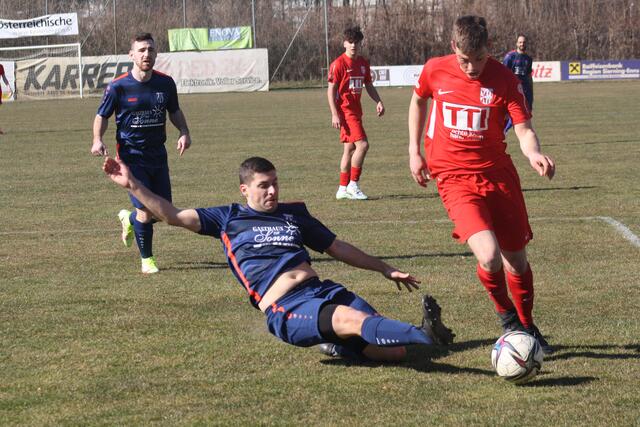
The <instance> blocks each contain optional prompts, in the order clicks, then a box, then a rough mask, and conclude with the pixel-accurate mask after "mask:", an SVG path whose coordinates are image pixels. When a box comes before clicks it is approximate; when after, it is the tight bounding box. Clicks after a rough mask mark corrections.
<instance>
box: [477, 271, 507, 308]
mask: <svg viewBox="0 0 640 427" xmlns="http://www.w3.org/2000/svg"><path fill="white" fill-rule="evenodd" d="M476 272H477V274H478V278H479V279H480V282H481V283H482V286H484V287H485V289H486V290H487V292H489V298H491V301H493V303H494V304H495V306H496V311H497V312H498V313H505V312H507V311H509V310H513V309H514V308H515V307H514V305H513V302H511V300H510V299H509V293H508V292H507V283H506V280H505V277H504V269H503V268H500V270H498V271H496V272H495V273H491V272H489V271H485V270H483V269H482V267H480V264H478V265H477V266H476Z"/></svg>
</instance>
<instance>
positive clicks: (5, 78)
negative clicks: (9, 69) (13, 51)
mask: <svg viewBox="0 0 640 427" xmlns="http://www.w3.org/2000/svg"><path fill="white" fill-rule="evenodd" d="M0 77H2V80H3V81H4V84H6V85H7V87H8V88H9V95H8V97H9V98H11V96H12V95H13V91H12V90H11V85H10V84H9V80H7V76H6V75H5V73H4V67H3V66H2V64H0ZM0 104H2V86H0ZM3 133H4V132H3V131H2V129H0V135H1V134H3Z"/></svg>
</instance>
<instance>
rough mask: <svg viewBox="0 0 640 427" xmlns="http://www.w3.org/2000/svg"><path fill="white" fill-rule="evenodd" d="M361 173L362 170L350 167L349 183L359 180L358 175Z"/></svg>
mask: <svg viewBox="0 0 640 427" xmlns="http://www.w3.org/2000/svg"><path fill="white" fill-rule="evenodd" d="M361 173H362V168H356V167H353V166H352V167H351V181H358V180H359V179H360V174H361Z"/></svg>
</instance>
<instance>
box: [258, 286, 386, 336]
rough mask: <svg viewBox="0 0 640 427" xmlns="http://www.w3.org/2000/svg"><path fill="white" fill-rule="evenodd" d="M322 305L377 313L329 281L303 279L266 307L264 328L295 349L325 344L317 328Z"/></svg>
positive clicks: (345, 289)
mask: <svg viewBox="0 0 640 427" xmlns="http://www.w3.org/2000/svg"><path fill="white" fill-rule="evenodd" d="M325 304H338V305H346V306H349V307H351V308H354V309H356V310H359V311H362V312H364V313H367V314H371V315H376V314H377V311H376V310H375V309H374V308H373V307H371V305H369V303H368V302H366V301H365V300H363V299H362V298H361V297H359V296H358V295H356V294H354V293H353V292H351V291H349V290H347V288H345V287H344V286H342V285H341V284H339V283H335V282H332V281H331V280H324V281H320V279H318V278H317V277H314V278H312V279H309V280H307V281H306V282H304V283H302V284H300V285H299V286H298V287H297V288H295V289H293V290H292V291H291V292H289V293H288V294H286V295H284V296H283V297H282V298H280V299H279V300H278V301H276V302H275V304H274V305H273V306H272V307H271V308H268V309H267V311H266V313H265V314H266V315H267V327H268V328H269V332H271V333H272V334H273V335H275V336H276V337H278V338H280V339H281V340H282V341H284V342H286V343H289V344H293V345H296V346H299V347H310V346H312V345H316V344H322V343H325V342H328V341H327V340H326V339H325V338H324V337H323V336H322V335H321V334H320V329H319V327H318V315H319V313H320V310H321V309H322V307H323V306H324V305H325Z"/></svg>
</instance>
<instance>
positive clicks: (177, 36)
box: [169, 27, 253, 52]
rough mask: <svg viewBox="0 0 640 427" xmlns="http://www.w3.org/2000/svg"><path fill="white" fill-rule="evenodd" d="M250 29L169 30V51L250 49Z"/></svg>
mask: <svg viewBox="0 0 640 427" xmlns="http://www.w3.org/2000/svg"><path fill="white" fill-rule="evenodd" d="M252 47H253V46H252V37H251V27H228V28H176V29H171V30H169V50H170V51H171V52H179V51H185V50H223V49H251V48H252Z"/></svg>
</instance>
